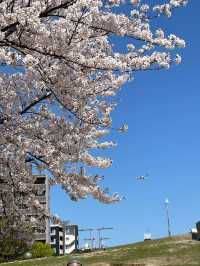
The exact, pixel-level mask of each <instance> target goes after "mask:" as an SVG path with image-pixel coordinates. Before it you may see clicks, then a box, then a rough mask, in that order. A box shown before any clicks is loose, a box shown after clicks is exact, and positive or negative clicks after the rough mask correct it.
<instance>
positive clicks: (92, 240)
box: [79, 228, 95, 249]
mask: <svg viewBox="0 0 200 266" xmlns="http://www.w3.org/2000/svg"><path fill="white" fill-rule="evenodd" d="M94 230H95V229H94V228H83V229H79V232H89V233H90V237H89V238H87V240H90V241H91V245H90V248H91V249H93V248H94V240H95V239H94V238H93V237H92V232H93V231H94ZM84 240H86V238H85V239H84Z"/></svg>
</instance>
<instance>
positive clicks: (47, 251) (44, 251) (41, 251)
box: [31, 242, 54, 258]
mask: <svg viewBox="0 0 200 266" xmlns="http://www.w3.org/2000/svg"><path fill="white" fill-rule="evenodd" d="M31 253H32V258H41V257H50V256H52V255H53V254H54V251H53V249H52V248H51V246H50V245H49V244H45V243H42V242H35V243H33V245H32V248H31Z"/></svg>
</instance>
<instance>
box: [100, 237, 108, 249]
mask: <svg viewBox="0 0 200 266" xmlns="http://www.w3.org/2000/svg"><path fill="white" fill-rule="evenodd" d="M109 239H110V237H101V238H100V246H101V247H102V241H103V240H109ZM104 248H105V246H104Z"/></svg>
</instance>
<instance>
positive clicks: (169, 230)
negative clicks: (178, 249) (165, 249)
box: [165, 199, 171, 237]
mask: <svg viewBox="0 0 200 266" xmlns="http://www.w3.org/2000/svg"><path fill="white" fill-rule="evenodd" d="M169 204H170V202H169V200H168V199H166V200H165V208H166V214H167V229H168V237H171V229H170V219H169Z"/></svg>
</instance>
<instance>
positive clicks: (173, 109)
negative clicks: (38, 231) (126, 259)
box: [52, 0, 200, 245]
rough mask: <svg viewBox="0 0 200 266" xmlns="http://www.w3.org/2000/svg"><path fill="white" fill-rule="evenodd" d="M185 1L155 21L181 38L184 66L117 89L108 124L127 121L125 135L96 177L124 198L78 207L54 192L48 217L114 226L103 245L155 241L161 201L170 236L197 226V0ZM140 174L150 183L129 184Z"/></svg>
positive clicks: (160, 228)
mask: <svg viewBox="0 0 200 266" xmlns="http://www.w3.org/2000/svg"><path fill="white" fill-rule="evenodd" d="M150 2H151V1H150ZM189 2H190V3H189V4H188V6H187V7H186V8H183V9H179V10H177V11H176V12H175V14H174V16H173V17H172V18H171V19H169V20H167V19H161V21H158V22H159V23H160V22H161V23H163V25H164V24H165V25H166V29H167V32H168V33H171V32H173V33H176V34H177V35H179V36H181V37H183V38H184V39H185V40H186V42H187V48H186V49H184V50H181V51H179V52H180V53H181V54H182V56H183V63H182V64H181V65H179V66H174V67H172V69H170V70H168V71H165V70H164V71H157V72H143V73H137V74H136V75H135V80H134V81H133V82H131V83H128V84H127V85H125V86H124V88H123V90H122V91H121V93H120V97H119V98H120V100H119V105H118V108H117V110H116V111H115V113H114V114H113V122H114V126H116V127H117V126H119V125H120V124H121V123H123V122H126V123H128V125H129V131H128V133H127V134H124V135H123V134H118V133H116V132H112V134H111V136H110V138H112V139H113V140H116V141H117V142H118V147H117V148H115V149H113V150H110V151H109V152H107V153H106V154H108V155H109V156H111V157H112V158H113V160H114V163H113V165H112V167H111V168H110V169H108V170H106V171H100V170H97V172H98V173H100V174H103V175H104V176H105V180H104V181H103V184H104V185H105V186H108V187H109V188H110V191H111V192H112V191H113V192H115V191H117V192H119V193H120V194H121V195H124V196H125V197H126V199H125V200H123V201H122V202H121V203H119V204H114V205H103V204H101V203H99V202H97V201H95V200H93V199H87V200H83V201H79V202H78V203H76V202H72V201H70V200H69V198H68V196H66V195H65V193H64V192H62V191H61V190H60V189H59V188H54V190H53V191H52V212H53V213H54V214H55V213H56V214H59V215H60V216H61V218H62V219H69V220H70V221H71V223H75V224H78V225H79V227H81V228H84V227H99V226H109V227H110V226H112V227H114V230H113V231H111V232H105V233H104V236H108V237H111V240H110V241H108V242H107V244H108V245H117V244H124V243H131V242H136V241H140V240H143V234H144V232H145V231H147V230H148V231H150V232H151V233H152V236H153V237H154V238H159V237H163V236H165V235H166V234H167V222H166V213H165V208H164V200H165V199H166V198H169V200H170V202H171V204H170V218H171V229H172V233H173V234H181V233H185V232H187V231H188V230H189V229H190V228H191V227H194V224H195V222H196V221H198V220H200V190H199V187H200V88H199V87H200V86H199V84H200V46H199V43H200V29H199V25H200V21H199V20H200V18H199V10H200V1H198V0H193V1H192V0H191V1H189ZM159 23H158V24H159ZM161 25H162V24H161ZM117 45H118V44H117ZM145 173H149V175H150V177H149V180H147V181H145V182H140V181H137V180H136V179H135V177H136V176H138V175H143V174H145ZM80 237H81V239H83V238H84V237H88V234H86V233H85V234H83V233H82V234H81V236H80ZM81 243H82V241H81Z"/></svg>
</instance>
